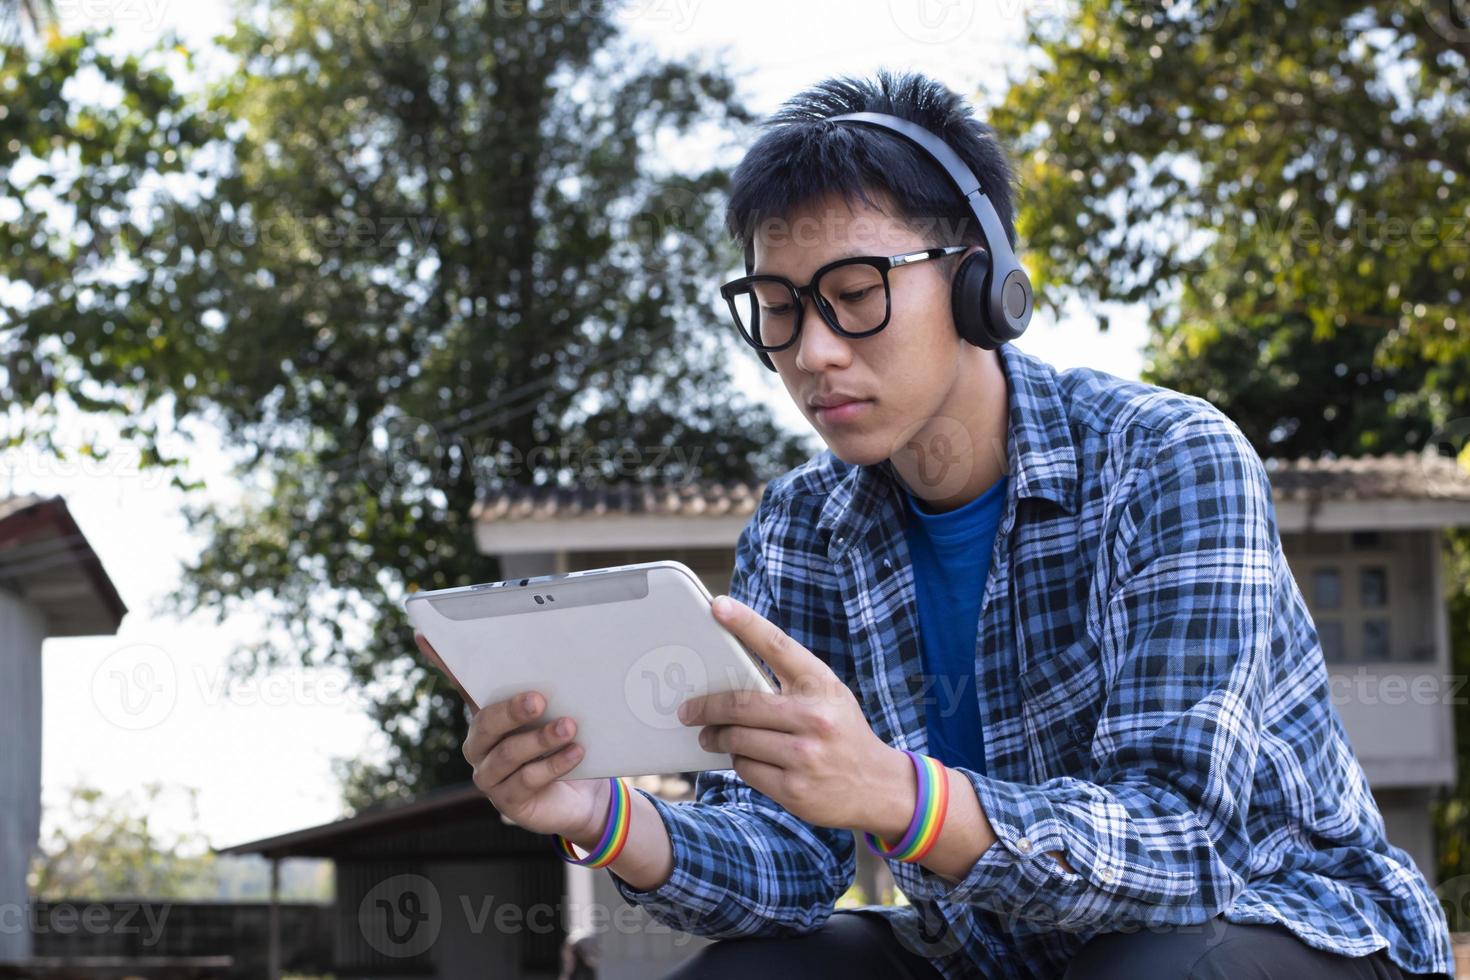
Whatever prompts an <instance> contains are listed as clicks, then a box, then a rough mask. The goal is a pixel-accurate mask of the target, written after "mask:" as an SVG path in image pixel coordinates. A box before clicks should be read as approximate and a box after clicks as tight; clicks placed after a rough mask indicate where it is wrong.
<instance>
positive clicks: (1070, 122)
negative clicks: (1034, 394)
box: [996, 0, 1470, 454]
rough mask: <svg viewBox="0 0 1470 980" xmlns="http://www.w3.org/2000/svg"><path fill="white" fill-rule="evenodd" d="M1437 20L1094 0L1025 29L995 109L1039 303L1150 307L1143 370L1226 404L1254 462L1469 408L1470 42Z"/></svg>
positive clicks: (1343, 444) (1382, 10)
mask: <svg viewBox="0 0 1470 980" xmlns="http://www.w3.org/2000/svg"><path fill="white" fill-rule="evenodd" d="M1445 16H1446V15H1445V14H1444V12H1443V11H1438V10H1436V9H1434V5H1432V4H1431V3H1429V2H1427V0H1426V2H1423V3H1410V4H1400V5H1383V4H1374V3H1367V2H1345V0H1333V2H1326V3H1314V4H1309V5H1302V4H1287V5H1283V4H1271V3H1265V2H1232V3H1228V4H1226V3H1212V2H1210V0H1199V2H1189V0H1174V2H1161V3H1157V4H1136V3H1127V2H1122V0H1113V2H1101V0H1098V2H1088V3H1083V4H1081V5H1080V7H1079V9H1078V10H1077V12H1076V14H1075V16H1074V17H1071V18H1062V19H1051V20H1038V21H1036V22H1035V23H1034V24H1033V27H1032V31H1031V40H1032V42H1033V43H1034V44H1035V45H1036V47H1037V50H1038V52H1039V57H1040V59H1041V65H1040V67H1039V68H1038V70H1037V71H1036V72H1035V73H1034V74H1033V75H1031V76H1030V77H1028V78H1026V79H1025V80H1024V81H1022V82H1020V83H1019V84H1017V85H1015V86H1014V87H1013V88H1012V89H1011V90H1010V92H1009V93H1008V95H1007V98H1006V101H1005V105H1004V106H1003V108H1002V109H1001V111H1000V112H999V113H998V115H997V119H996V121H997V125H998V126H1000V127H1001V128H1002V130H1003V131H1004V132H1006V133H1008V134H1009V135H1010V136H1011V137H1012V138H1013V139H1014V140H1015V141H1016V143H1017V145H1018V148H1019V149H1020V151H1021V153H1022V154H1023V155H1024V158H1025V171H1024V175H1023V178H1022V187H1023V196H1024V198H1025V208H1024V213H1023V214H1022V216H1021V224H1022V232H1023V234H1024V236H1025V238H1026V241H1027V252H1028V255H1029V256H1030V257H1031V261H1032V262H1033V263H1034V265H1033V268H1034V269H1035V271H1036V272H1037V273H1038V275H1037V278H1038V279H1039V284H1038V293H1039V294H1040V295H1042V296H1043V297H1045V296H1047V295H1048V294H1050V295H1051V296H1052V297H1053V298H1056V297H1060V296H1062V295H1077V296H1081V297H1083V298H1084V299H1088V300H1092V301H1109V300H1112V301H1122V302H1146V303H1148V304H1149V305H1150V315H1151V325H1152V326H1153V328H1154V336H1153V343H1152V345H1151V347H1150V350H1149V362H1150V378H1151V379H1163V378H1178V379H1179V380H1180V382H1181V383H1187V384H1189V385H1190V386H1191V388H1192V390H1197V391H1199V392H1200V393H1202V394H1203V393H1204V392H1207V391H1208V392H1215V393H1217V394H1222V395H1224V396H1225V397H1226V399H1227V400H1231V402H1232V405H1233V407H1234V408H1235V409H1237V411H1236V412H1234V413H1233V414H1235V416H1236V417H1237V419H1240V418H1242V417H1246V416H1249V419H1248V421H1249V424H1250V432H1251V434H1252V436H1253V438H1256V439H1258V440H1260V441H1258V443H1257V446H1258V448H1259V449H1261V450H1262V451H1263V453H1265V454H1272V453H1274V452H1278V451H1289V452H1303V451H1311V452H1319V451H1338V452H1362V451H1395V450H1403V449H1414V448H1418V447H1419V446H1422V445H1423V444H1424V440H1425V438H1426V437H1427V436H1428V435H1429V434H1430V433H1431V432H1432V431H1433V430H1434V429H1435V428H1436V427H1437V426H1439V425H1442V424H1443V423H1444V422H1446V421H1447V420H1449V419H1452V418H1455V417H1457V416H1463V415H1467V414H1470V356H1467V355H1470V346H1467V344H1466V338H1467V336H1470V324H1466V323H1465V322H1463V321H1464V319H1465V316H1464V311H1463V306H1464V303H1465V298H1466V291H1467V289H1470V281H1467V277H1470V231H1467V229H1470V180H1467V174H1466V172H1465V161H1466V160H1467V159H1470V105H1467V100H1466V94H1465V93H1466V90H1465V87H1464V79H1465V77H1466V73H1467V56H1470V43H1467V42H1470V31H1465V30H1459V29H1456V27H1455V25H1454V24H1453V23H1451V22H1449V21H1447V20H1446V19H1445ZM1348 332H1353V333H1355V336H1352V337H1343V338H1340V339H1335V338H1337V335H1339V334H1346V333H1348ZM1309 352H1310V353H1309ZM1339 364H1342V365H1343V367H1342V368H1341V369H1339V368H1338V365H1339ZM1247 365H1250V366H1252V367H1253V369H1254V370H1255V371H1256V372H1259V373H1258V374H1255V375H1252V377H1251V378H1250V380H1249V381H1246V382H1244V384H1245V385H1246V387H1247V390H1246V391H1245V392H1242V393H1241V396H1240V397H1239V398H1236V399H1231V397H1230V392H1231V390H1232V389H1233V388H1235V387H1236V386H1239V385H1241V384H1242V383H1243V379H1242V377H1241V375H1240V373H1239V371H1240V369H1242V368H1244V367H1245V366H1247ZM1308 371H1310V373H1308ZM1265 392H1272V393H1282V392H1294V393H1295V397H1288V398H1286V399H1283V400H1272V401H1266V402H1261V401H1257V400H1256V399H1255V396H1256V395H1257V394H1261V393H1265ZM1348 401H1350V402H1351V403H1352V404H1353V405H1354V406H1355V408H1354V414H1355V415H1356V417H1357V425H1356V426H1348V425H1345V423H1344V422H1343V421H1341V420H1340V417H1341V414H1342V411H1343V406H1344V403H1345V402H1348ZM1312 414H1315V415H1317V417H1316V418H1307V417H1306V416H1307V415H1312ZM1297 432H1301V433H1302V436H1301V437H1299V438H1298V439H1297V440H1296V441H1295V442H1294V443H1293V442H1288V441H1286V440H1290V439H1291V438H1292V434H1293V433H1297ZM1273 434H1274V435H1273Z"/></svg>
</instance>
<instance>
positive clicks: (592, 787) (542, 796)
mask: <svg viewBox="0 0 1470 980" xmlns="http://www.w3.org/2000/svg"><path fill="white" fill-rule="evenodd" d="M413 639H414V642H415V643H416V644H418V648H419V650H420V651H421V652H422V653H423V654H424V656H425V657H427V658H428V659H429V660H430V661H432V662H433V664H434V665H435V666H436V667H438V668H439V670H440V671H442V672H443V673H444V674H445V676H452V675H450V673H449V671H448V669H447V668H445V666H444V662H443V661H442V660H440V659H439V655H438V654H437V653H435V652H434V648H433V647H432V646H430V645H429V641H428V640H427V639H425V638H424V635H423V634H422V633H415V634H414V637H413ZM455 687H456V688H457V689H458V690H459V693H460V696H461V697H462V698H464V700H465V703H466V704H468V705H469V706H470V708H471V710H473V711H474V712H475V714H474V716H473V717H472V718H471V719H470V732H469V736H468V737H467V738H466V739H465V741H464V747H463V748H464V757H465V761H466V762H468V763H469V764H470V768H471V769H472V770H474V783H475V785H476V786H477V787H479V789H480V792H482V793H484V794H485V796H486V798H487V799H489V800H490V802H491V803H493V804H494V805H495V809H497V810H499V811H500V812H501V813H502V814H504V815H505V816H507V817H509V818H510V819H511V820H514V821H515V822H516V823H517V824H519V825H520V826H522V827H525V828H526V829H527V830H529V831H532V832H534V833H538V834H562V835H564V836H566V837H567V838H568V839H569V840H572V841H573V842H576V843H578V844H583V842H584V841H586V842H592V843H595V842H596V840H597V838H598V837H599V836H600V835H601V834H602V828H603V825H604V824H605V823H606V821H607V811H608V807H609V806H610V805H611V803H612V799H611V795H610V793H609V789H610V787H609V785H608V781H607V780H606V779H558V778H557V777H558V776H561V775H563V774H564V773H566V772H568V771H569V770H571V769H572V767H574V766H575V765H576V764H577V763H578V762H580V761H581V760H582V755H583V748H582V746H581V745H578V744H577V743H576V742H573V741H572V739H574V738H575V737H576V734H577V723H576V721H575V720H574V719H572V718H569V717H562V718H552V719H550V720H548V721H545V722H541V723H539V724H537V723H536V719H537V718H538V717H540V715H541V712H542V711H544V710H545V709H546V699H545V698H543V697H542V696H541V694H540V693H539V692H537V691H522V692H520V693H518V694H516V695H515V696H514V697H510V698H506V699H505V700H503V701H496V702H494V703H493V704H488V705H486V706H485V707H483V708H479V707H477V706H476V705H475V703H474V702H473V701H471V700H470V697H469V695H468V694H466V693H465V691H464V689H463V688H460V687H459V685H458V683H456V684H455ZM527 699H529V702H530V703H529V704H527V703H526V701H527ZM522 726H529V727H527V728H526V730H524V731H518V729H520V728H521V727H522ZM561 726H564V727H565V729H566V731H564V732H562V731H558V730H557V728H558V727H561ZM552 750H555V751H554V752H553V751H552ZM548 752H551V753H552V754H550V755H548V756H547V757H546V758H544V759H541V758H538V756H541V755H544V754H546V753H548ZM583 846H584V847H585V846H587V845H585V844H583Z"/></svg>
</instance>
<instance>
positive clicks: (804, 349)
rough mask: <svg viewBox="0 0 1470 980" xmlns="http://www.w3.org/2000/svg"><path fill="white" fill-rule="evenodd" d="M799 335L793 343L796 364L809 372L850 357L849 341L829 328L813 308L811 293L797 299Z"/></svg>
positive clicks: (829, 325) (842, 362)
mask: <svg viewBox="0 0 1470 980" xmlns="http://www.w3.org/2000/svg"><path fill="white" fill-rule="evenodd" d="M800 327H801V335H800V339H799V340H798V341H797V343H796V366H797V367H799V368H801V369H802V370H803V371H806V372H808V373H812V372H813V371H814V370H815V369H818V368H821V367H822V366H824V365H831V364H844V363H846V362H847V361H849V360H851V359H852V347H851V341H849V340H848V339H847V338H846V337H843V336H842V335H841V334H839V333H837V331H835V330H833V329H832V326H831V324H829V323H828V322H827V321H826V320H825V319H823V318H822V313H821V311H820V310H818V309H817V298H816V297H815V296H803V297H802V300H801V323H800Z"/></svg>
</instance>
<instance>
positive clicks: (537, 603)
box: [534, 595, 542, 606]
mask: <svg viewBox="0 0 1470 980" xmlns="http://www.w3.org/2000/svg"><path fill="white" fill-rule="evenodd" d="M534 598H535V600H536V605H538V606H539V605H542V602H541V597H540V596H539V595H538V596H535V597H534Z"/></svg>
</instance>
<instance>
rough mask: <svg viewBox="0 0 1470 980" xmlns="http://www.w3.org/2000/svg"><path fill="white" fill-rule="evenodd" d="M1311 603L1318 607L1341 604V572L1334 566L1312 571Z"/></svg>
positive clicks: (1330, 606) (1336, 607) (1339, 605)
mask: <svg viewBox="0 0 1470 980" xmlns="http://www.w3.org/2000/svg"><path fill="white" fill-rule="evenodd" d="M1312 604H1313V605H1315V606H1316V607H1317V608H1318V609H1338V608H1340V607H1341V606H1342V574H1341V573H1340V572H1339V571H1338V570H1337V569H1335V568H1319V569H1317V570H1316V571H1315V572H1313V573H1312Z"/></svg>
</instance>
